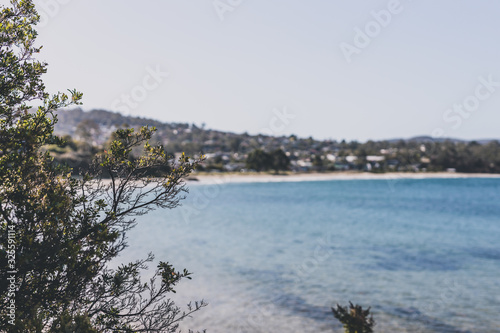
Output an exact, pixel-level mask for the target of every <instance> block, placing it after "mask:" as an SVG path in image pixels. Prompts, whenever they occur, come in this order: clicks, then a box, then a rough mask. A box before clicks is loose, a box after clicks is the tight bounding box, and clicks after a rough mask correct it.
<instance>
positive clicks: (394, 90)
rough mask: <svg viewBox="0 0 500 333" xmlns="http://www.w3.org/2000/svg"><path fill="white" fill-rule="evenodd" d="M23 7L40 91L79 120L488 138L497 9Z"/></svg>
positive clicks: (497, 92)
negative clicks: (72, 100)
mask: <svg viewBox="0 0 500 333" xmlns="http://www.w3.org/2000/svg"><path fill="white" fill-rule="evenodd" d="M35 3H36V4H37V5H38V7H39V10H40V12H41V13H42V14H43V16H42V26H41V27H40V28H39V39H38V42H39V43H40V44H42V45H43V46H44V48H43V51H42V53H41V55H40V58H41V59H43V60H45V61H47V62H48V63H49V68H48V73H47V75H46V76H45V82H46V84H47V88H48V89H49V91H52V92H55V91H57V90H64V89H66V88H77V89H79V90H80V91H82V92H83V93H84V105H83V108H84V109H85V110H90V109H93V108H101V109H109V110H113V109H114V111H119V110H121V111H123V112H127V113H128V114H132V115H138V116H143V117H151V118H155V119H159V120H161V121H168V122H188V123H193V122H194V123H196V124H197V125H200V124H201V123H206V126H207V127H208V128H213V129H220V130H227V131H233V132H240V133H241V132H245V131H247V132H249V133H251V134H256V133H259V132H265V133H269V132H272V133H274V134H276V135H281V134H286V135H288V134H291V133H293V134H297V135H299V136H301V137H308V136H313V137H315V138H318V139H327V138H332V139H344V138H345V139H348V140H352V139H356V140H361V141H365V140H367V139H386V138H395V137H411V136H415V135H433V134H434V135H443V136H446V137H458V138H465V139H482V138H500V133H499V131H498V128H499V124H500V44H499V42H498V33H499V31H500V20H499V19H498V17H500V2H496V1H491V0H489V1H486V0H483V1H457V0H447V1H444V0H443V1H435V0H434V1H431V0H420V1H417V0H414V1H409V0H401V1H334V0H331V1H326V0H323V1H319V0H309V1H305V0H302V1H298V0H286V1H285V0H276V1H265V0H220V1H213V0H203V1H202V0H189V1H186V0H183V1H181V0H161V1H160V0H155V1H128V0H119V1H118V0H114V1H103V0H100V1H96V0H64V1H63V0H37V1H35ZM215 5H218V6H219V7H218V8H219V12H217V10H216V8H215ZM224 9H226V11H225V12H222V10H224ZM373 11H375V12H376V13H379V16H380V17H379V21H380V22H381V23H377V21H376V19H375V17H374V14H373ZM381 11H383V12H381ZM384 13H385V14H387V13H389V14H390V16H391V17H390V19H388V17H387V15H385V16H384V15H383V14H384ZM221 17H222V18H223V20H221ZM357 28H359V30H362V31H365V32H364V33H366V32H368V35H367V36H361V37H360V35H359V34H358V35H357V33H356V31H359V30H356V29H357ZM370 29H371V30H370ZM369 35H371V36H372V37H370V36H369ZM356 37H357V40H355V38H356ZM363 37H364V38H365V40H363ZM366 38H368V39H369V40H370V42H369V44H368V45H364V44H367V41H366ZM342 43H344V44H342ZM356 43H357V44H356ZM363 43H364V44H363ZM347 44H349V45H350V46H346V45H347ZM356 45H357V46H358V47H357V51H356V52H357V53H352V54H351V55H350V56H348V57H346V54H344V53H343V51H342V47H341V46H343V48H344V50H351V51H352V50H353V48H354V47H356ZM347 58H349V60H350V61H348V59H347ZM155 71H159V72H161V73H160V74H159V75H157V79H156V80H155V79H154V78H153V77H151V76H150V72H155ZM166 72H168V77H166V76H165V75H164V74H162V73H166ZM487 81H490V83H484V82H487ZM496 82H499V83H496ZM127 95H128V96H129V97H127ZM127 98H128V99H129V100H128V102H127ZM127 103H129V104H127ZM463 103H465V104H467V105H465V106H463ZM454 104H456V105H457V106H456V107H455V110H454V109H453V107H454ZM460 108H462V110H460ZM285 109H286V112H287V114H290V116H288V117H282V118H283V119H284V121H283V120H280V119H279V118H278V116H277V115H276V113H281V114H282V113H283V112H284V111H283V110H285ZM448 109H449V110H448ZM447 110H448V111H447ZM467 110H469V111H467Z"/></svg>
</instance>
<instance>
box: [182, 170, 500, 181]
mask: <svg viewBox="0 0 500 333" xmlns="http://www.w3.org/2000/svg"><path fill="white" fill-rule="evenodd" d="M429 178H451V179H453V178H500V174H485V173H456V172H420V173H410V172H391V173H368V172H330V173H290V174H286V175H285V174H282V175H273V174H268V173H262V174H259V173H214V174H207V173H203V174H198V173H194V174H192V175H191V176H190V177H189V178H188V182H189V183H200V184H222V183H272V182H301V181H326V180H362V179H382V180H394V179H429Z"/></svg>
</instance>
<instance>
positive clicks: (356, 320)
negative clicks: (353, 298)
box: [332, 302, 375, 333]
mask: <svg viewBox="0 0 500 333" xmlns="http://www.w3.org/2000/svg"><path fill="white" fill-rule="evenodd" d="M332 312H333V316H334V317H335V318H337V319H338V320H339V321H340V322H341V323H342V324H343V325H344V329H345V333H372V332H373V326H375V321H374V320H373V316H370V308H368V309H366V310H363V308H362V307H361V306H360V305H357V304H356V305H353V304H352V303H351V302H349V308H347V307H342V306H340V305H338V304H337V309H334V308H332Z"/></svg>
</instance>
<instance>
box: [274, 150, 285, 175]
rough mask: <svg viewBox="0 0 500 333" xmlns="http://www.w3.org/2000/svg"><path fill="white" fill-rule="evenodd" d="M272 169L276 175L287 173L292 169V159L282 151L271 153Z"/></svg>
mask: <svg viewBox="0 0 500 333" xmlns="http://www.w3.org/2000/svg"><path fill="white" fill-rule="evenodd" d="M271 157H272V168H273V169H274V171H275V172H276V173H279V172H280V171H286V170H288V169H289V168H290V159H289V158H288V156H286V153H285V152H284V151H283V150H282V149H276V150H274V151H273V152H271Z"/></svg>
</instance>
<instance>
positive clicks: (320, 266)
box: [120, 178, 500, 332]
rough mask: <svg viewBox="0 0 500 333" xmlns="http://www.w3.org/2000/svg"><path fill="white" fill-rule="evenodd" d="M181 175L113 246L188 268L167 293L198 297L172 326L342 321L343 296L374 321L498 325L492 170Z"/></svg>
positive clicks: (237, 328)
mask: <svg viewBox="0 0 500 333" xmlns="http://www.w3.org/2000/svg"><path fill="white" fill-rule="evenodd" d="M189 187H190V194H189V195H188V198H187V199H186V200H185V201H184V204H183V206H182V207H179V208H176V209H174V210H167V211H165V210H163V211H154V212H152V213H150V214H148V215H146V216H142V217H141V218H140V219H139V221H138V222H139V224H138V226H137V227H136V228H135V229H134V230H133V231H131V232H130V233H129V244H130V247H129V248H128V249H127V250H126V251H125V253H124V255H123V256H122V257H121V258H120V259H123V260H133V259H136V258H139V257H144V256H145V255H146V254H147V253H148V252H149V251H153V252H154V253H155V255H156V257H157V258H158V259H160V260H164V261H169V262H172V263H173V264H174V265H175V267H176V268H178V269H182V268H187V269H188V270H189V271H192V272H193V273H194V275H193V280H192V281H186V282H184V283H182V284H181V285H180V288H178V294H177V295H176V297H175V298H174V299H175V300H176V302H177V303H178V304H179V305H183V304H184V303H186V302H187V301H188V300H199V299H202V298H203V299H205V300H206V301H208V302H209V303H210V304H209V306H208V307H206V308H204V309H203V310H202V311H200V312H198V313H196V314H195V315H193V318H192V319H190V320H187V321H185V322H184V323H183V327H184V328H192V329H202V328H206V329H208V332H342V328H341V326H340V324H339V323H338V322H336V320H335V319H334V318H333V316H332V314H331V311H330V308H331V307H332V306H334V305H335V304H336V303H340V304H342V305H347V304H348V302H349V301H352V302H353V303H358V304H360V305H363V306H364V307H367V306H371V308H372V312H373V315H374V318H375V321H376V323H377V325H376V327H375V332H500V319H499V317H498V314H499V311H500V242H499V240H500V179H498V178H497V179H492V178H491V179H490V178H486V179H479V178H471V179H418V180H417V179H414V180H411V179H407V180H401V179H400V180H338V181H319V182H283V183H247V184H243V183H242V184H235V183H227V184H225V183H221V184H216V185H201V184H196V183H190V184H189ZM186 331H187V330H186Z"/></svg>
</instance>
